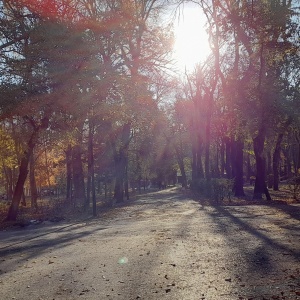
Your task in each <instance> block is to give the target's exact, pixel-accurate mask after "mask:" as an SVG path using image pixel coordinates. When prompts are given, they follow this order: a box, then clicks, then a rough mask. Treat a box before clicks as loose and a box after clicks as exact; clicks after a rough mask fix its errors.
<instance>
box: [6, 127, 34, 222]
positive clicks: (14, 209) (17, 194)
mask: <svg viewBox="0 0 300 300" xmlns="http://www.w3.org/2000/svg"><path fill="white" fill-rule="evenodd" d="M39 129H40V127H34V128H33V132H32V134H31V137H30V139H29V141H28V144H27V150H26V151H25V152H24V155H23V157H22V159H21V163H20V168H19V177H18V180H17V183H16V186H15V190H14V195H13V199H12V203H11V205H10V207H9V210H8V213H7V217H6V219H5V220H6V221H16V219H17V215H18V209H19V204H20V201H21V198H22V195H23V189H24V183H25V180H26V178H27V174H28V165H29V160H30V157H31V155H32V152H33V149H34V147H35V145H36V142H37V139H38V134H39Z"/></svg>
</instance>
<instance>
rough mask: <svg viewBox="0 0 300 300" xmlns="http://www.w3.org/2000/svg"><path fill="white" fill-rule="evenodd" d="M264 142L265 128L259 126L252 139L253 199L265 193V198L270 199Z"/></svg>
mask: <svg viewBox="0 0 300 300" xmlns="http://www.w3.org/2000/svg"><path fill="white" fill-rule="evenodd" d="M264 142H265V129H264V128H261V129H260V130H259V132H258V134H257V136H256V137H255V138H254V139H253V148H254V154H255V160H256V179H255V185H254V193H253V200H261V199H262V195H263V194H265V195H266V198H267V200H272V198H271V196H270V193H269V191H268V188H267V185H266V181H265V179H266V178H265V173H266V162H265V158H264V154H263V150H264Z"/></svg>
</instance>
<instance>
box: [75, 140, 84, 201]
mask: <svg viewBox="0 0 300 300" xmlns="http://www.w3.org/2000/svg"><path fill="white" fill-rule="evenodd" d="M81 154H82V153H81V147H80V145H75V146H73V150H72V167H73V186H74V204H75V206H80V207H83V206H84V205H85V202H86V200H85V187H84V176H83V167H82V159H81Z"/></svg>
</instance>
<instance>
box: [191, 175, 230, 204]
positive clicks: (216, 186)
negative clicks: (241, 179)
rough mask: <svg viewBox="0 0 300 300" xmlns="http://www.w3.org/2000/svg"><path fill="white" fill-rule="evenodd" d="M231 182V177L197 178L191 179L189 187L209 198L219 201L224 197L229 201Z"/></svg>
mask: <svg viewBox="0 0 300 300" xmlns="http://www.w3.org/2000/svg"><path fill="white" fill-rule="evenodd" d="M233 184H234V180H233V179H225V178H221V179H219V178H213V179H211V180H206V179H198V180H195V181H192V183H191V189H192V190H194V191H195V192H197V193H199V194H201V195H203V196H205V197H208V198H209V199H210V200H213V201H215V202H217V203H219V202H220V201H223V200H224V199H225V198H227V199H228V200H229V201H230V200H231V195H232V188H233Z"/></svg>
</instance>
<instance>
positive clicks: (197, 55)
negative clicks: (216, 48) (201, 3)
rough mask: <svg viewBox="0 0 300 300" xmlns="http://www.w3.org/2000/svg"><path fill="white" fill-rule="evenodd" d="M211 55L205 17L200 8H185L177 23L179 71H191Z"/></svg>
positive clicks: (175, 57)
mask: <svg viewBox="0 0 300 300" xmlns="http://www.w3.org/2000/svg"><path fill="white" fill-rule="evenodd" d="M209 53H210V47H209V43H208V35H207V33H206V31H205V16H204V15H203V13H202V12H201V9H200V8H199V7H195V6H193V7H190V6H189V7H187V6H186V7H184V8H183V10H182V12H181V15H180V16H179V19H178V21H176V23H175V44H174V60H175V61H176V66H177V67H178V68H179V70H181V71H184V70H185V69H187V70H189V71H191V70H192V69H193V68H194V67H195V65H196V64H197V63H199V62H202V61H204V60H205V59H206V57H207V56H208V55H209Z"/></svg>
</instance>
